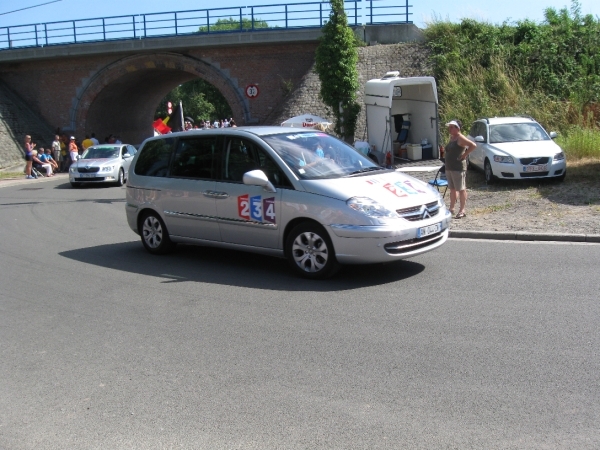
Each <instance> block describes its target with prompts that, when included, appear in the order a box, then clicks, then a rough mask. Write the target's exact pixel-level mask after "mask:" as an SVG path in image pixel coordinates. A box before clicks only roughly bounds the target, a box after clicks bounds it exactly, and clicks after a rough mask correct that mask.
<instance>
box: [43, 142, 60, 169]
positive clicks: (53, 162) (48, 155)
mask: <svg viewBox="0 0 600 450" xmlns="http://www.w3.org/2000/svg"><path fill="white" fill-rule="evenodd" d="M41 151H42V149H40V152H41ZM41 159H42V158H40V160H41ZM46 162H49V163H50V165H52V170H53V171H54V172H58V163H57V162H56V160H55V159H54V157H53V156H52V150H50V149H49V148H47V149H46Z"/></svg>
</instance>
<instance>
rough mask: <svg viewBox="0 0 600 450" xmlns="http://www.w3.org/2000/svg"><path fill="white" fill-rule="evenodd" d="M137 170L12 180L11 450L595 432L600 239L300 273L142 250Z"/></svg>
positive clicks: (599, 441) (498, 440)
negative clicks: (86, 182) (316, 277)
mask: <svg viewBox="0 0 600 450" xmlns="http://www.w3.org/2000/svg"><path fill="white" fill-rule="evenodd" d="M124 194H125V190H124V188H116V187H112V188H95V187H94V188H87V189H81V190H75V189H71V188H70V187H69V185H68V184H67V183H65V179H64V178H62V179H59V178H56V179H54V180H52V181H45V182H39V183H26V184H25V183H23V184H19V185H17V186H11V187H4V188H2V189H0V236H1V239H0V286H1V289H0V449H3V450H4V449H8V450H13V449H163V448H164V449H167V448H169V449H170V448H182V449H317V448H336V449H376V448H385V449H434V448H435V449H439V448H444V449H446V448H447V449H454V448H456V449H469V448H473V449H496V448H498V449H512V448H514V449H541V448H545V449H548V448H549V449H554V448H562V449H579V448H585V449H596V448H599V447H600V426H599V424H600V389H599V386H600V350H599V348H600V333H599V332H598V325H599V323H600V301H599V300H600V295H599V292H600V281H599V277H598V265H599V263H600V245H594V244H566V243H563V244H555V243H525V242H518V243H515V242H497V241H469V240H449V241H448V243H447V244H446V245H445V246H443V247H442V248H441V249H439V250H437V251H435V252H432V253H428V254H425V255H422V256H420V257H418V258H415V259H413V260H410V261H402V262H398V263H395V264H389V265H385V266H384V265H377V266H357V267H349V268H346V270H344V271H343V272H342V273H341V274H340V275H339V276H338V277H336V278H334V279H332V280H328V281H321V282H315V281H307V280H303V279H299V278H296V277H295V276H294V275H293V274H292V272H291V271H290V270H289V269H288V268H287V266H286V263H285V262H284V261H282V260H278V259H274V258H269V257H263V256H256V255H249V254H244V253H237V252H231V251H219V250H214V249H205V248H199V247H180V249H179V250H178V251H177V252H176V253H174V254H172V255H168V256H164V257H155V256H151V255H149V254H147V253H146V252H145V250H144V249H143V247H142V244H141V243H140V242H139V238H138V237H137V236H136V235H135V234H134V233H133V232H132V231H131V230H130V229H129V228H128V226H127V224H126V220H125V212H124Z"/></svg>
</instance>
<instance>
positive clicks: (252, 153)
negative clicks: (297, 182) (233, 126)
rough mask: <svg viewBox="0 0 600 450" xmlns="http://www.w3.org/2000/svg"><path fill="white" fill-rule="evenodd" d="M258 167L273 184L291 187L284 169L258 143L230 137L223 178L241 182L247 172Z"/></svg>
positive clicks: (224, 156) (224, 161) (225, 155)
mask: <svg viewBox="0 0 600 450" xmlns="http://www.w3.org/2000/svg"><path fill="white" fill-rule="evenodd" d="M257 169H258V170H262V171H263V172H264V173H265V175H267V178H268V179H269V181H270V182H271V183H273V185H275V186H280V187H291V183H290V182H289V180H288V179H287V177H286V176H285V174H284V173H283V171H282V170H281V169H280V168H279V166H278V165H277V164H276V163H275V162H274V161H273V160H272V159H271V157H270V156H269V155H268V154H267V152H265V151H264V150H263V149H262V148H261V147H260V146H259V145H258V144H256V143H254V142H252V141H249V140H247V139H240V138H231V139H229V141H228V143H227V149H226V150H225V153H224V155H223V178H224V179H225V180H227V181H234V182H239V183H241V182H243V177H244V174H245V173H246V172H249V171H250V170H257Z"/></svg>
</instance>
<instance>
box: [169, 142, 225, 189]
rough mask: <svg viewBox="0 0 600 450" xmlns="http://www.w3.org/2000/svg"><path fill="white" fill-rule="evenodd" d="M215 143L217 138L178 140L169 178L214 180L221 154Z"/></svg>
mask: <svg viewBox="0 0 600 450" xmlns="http://www.w3.org/2000/svg"><path fill="white" fill-rule="evenodd" d="M217 142H218V137H217V136H206V137H197V138H182V139H180V140H179V143H178V144H177V150H176V151H175V157H174V158H173V164H172V166H171V176H172V177H182V178H202V179H215V178H216V177H217V174H218V163H219V157H220V154H221V152H220V151H219V148H218V145H217Z"/></svg>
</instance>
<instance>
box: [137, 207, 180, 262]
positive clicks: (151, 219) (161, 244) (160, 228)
mask: <svg viewBox="0 0 600 450" xmlns="http://www.w3.org/2000/svg"><path fill="white" fill-rule="evenodd" d="M140 234H141V236H142V243H143V244H144V247H146V250H148V251H149V252H150V253H153V254H155V255H162V254H165V253H168V252H170V251H171V250H173V248H174V247H175V244H173V242H171V239H170V238H169V233H168V232H167V227H166V226H165V223H164V222H163V220H162V219H161V218H160V216H159V215H158V214H157V213H155V212H154V211H150V212H147V213H146V214H144V216H143V218H142V220H141V226H140Z"/></svg>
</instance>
